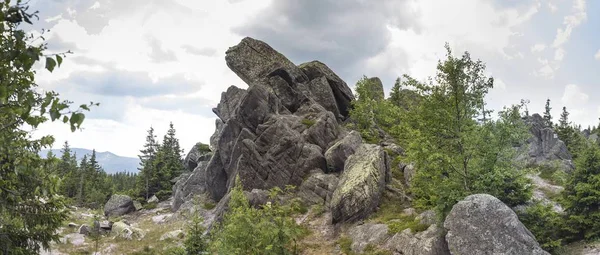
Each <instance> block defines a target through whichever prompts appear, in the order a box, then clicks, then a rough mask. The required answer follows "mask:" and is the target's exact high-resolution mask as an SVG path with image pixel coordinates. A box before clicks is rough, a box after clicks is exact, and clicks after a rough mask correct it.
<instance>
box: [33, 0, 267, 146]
mask: <svg viewBox="0 0 600 255" xmlns="http://www.w3.org/2000/svg"><path fill="white" fill-rule="evenodd" d="M174 1H175V0H174ZM176 2H178V3H179V4H181V5H183V6H184V7H185V9H186V11H188V10H189V12H183V13H180V12H177V11H172V10H165V8H163V7H161V5H158V4H156V3H149V4H148V5H144V8H136V9H132V10H130V12H128V13H126V14H119V13H117V12H108V13H107V14H108V15H106V16H105V17H103V19H106V20H107V21H108V22H107V25H106V26H104V27H103V28H102V29H101V30H100V31H99V33H94V34H91V33H88V31H86V29H85V28H84V27H83V25H82V24H79V23H78V22H77V21H76V20H74V19H72V18H74V17H76V15H84V14H86V15H87V13H85V12H84V11H81V12H82V14H78V13H77V11H76V10H74V9H72V8H71V7H68V8H67V9H66V13H68V15H67V16H65V15H63V16H62V17H61V18H55V19H56V23H54V24H53V27H51V28H50V29H51V33H50V34H49V35H48V36H47V38H48V39H49V40H52V39H53V38H54V37H60V39H61V41H62V42H64V43H68V44H70V45H75V46H76V49H73V51H74V52H75V54H74V55H72V56H69V57H68V58H67V59H65V61H64V63H63V65H62V66H61V68H59V69H57V70H56V71H55V72H53V73H51V74H50V73H48V72H44V71H42V70H40V71H39V72H38V75H37V76H36V80H37V83H38V84H40V86H41V88H42V89H52V90H56V91H57V92H59V93H61V94H64V95H82V94H81V93H73V90H77V89H78V88H77V86H74V85H73V86H67V84H66V83H65V81H67V80H68V79H69V78H70V77H72V75H73V74H75V73H79V72H83V71H96V72H107V71H110V70H107V69H106V68H105V67H106V66H107V65H109V66H110V67H114V68H115V69H118V70H123V71H127V72H142V73H147V74H148V76H149V77H151V79H152V80H153V81H154V82H156V81H157V80H159V79H162V78H165V77H171V76H176V77H183V78H185V79H186V80H190V81H194V82H197V83H201V84H203V86H201V87H200V88H199V89H198V90H197V91H195V92H192V93H189V94H188V95H182V96H180V97H173V98H171V99H169V98H167V97H163V98H161V100H162V102H165V101H168V100H172V101H173V102H178V101H180V100H186V101H187V102H193V101H194V100H196V101H197V104H198V108H199V111H200V108H201V107H204V108H207V106H208V107H215V106H216V105H217V103H218V102H219V100H220V95H221V92H223V91H225V90H226V89H227V87H229V86H230V85H236V86H238V87H242V88H244V87H245V86H246V85H245V84H244V83H243V82H242V81H241V80H240V79H239V78H238V77H237V76H236V75H235V74H234V73H233V72H231V71H230V70H229V68H228V67H227V65H226V63H225V60H224V56H225V51H226V50H227V48H228V47H230V46H233V45H235V44H237V43H238V42H239V41H240V40H241V39H242V37H241V36H239V35H236V34H234V33H232V32H231V28H232V27H235V26H237V25H239V24H241V23H243V22H245V21H246V20H247V19H248V18H249V17H251V16H252V15H254V14H255V13H257V11H259V10H261V9H262V8H264V7H265V6H266V5H267V4H269V1H243V2H238V3H235V4H233V3H230V2H229V1H208V2H206V1H202V2H199V1H193V0H176ZM110 4H111V2H106V1H103V0H100V1H98V2H95V3H94V4H93V5H92V6H91V8H90V11H97V10H102V9H103V8H104V9H106V8H108V7H107V6H110ZM168 5H169V6H171V5H173V3H169V4H168ZM225 14H227V18H224V15H225ZM206 35H210V36H206ZM149 37H151V38H156V39H157V40H158V44H159V45H160V47H161V49H163V50H169V51H173V52H174V54H175V56H176V60H175V61H170V62H160V61H159V62H153V61H151V60H150V54H151V53H152V51H153V48H152V47H151V46H152V45H151V42H150V41H149V40H148V38H149ZM54 39H56V38H54ZM185 45H191V46H194V47H198V48H211V49H215V54H213V55H210V56H204V55H197V54H189V53H187V52H186V48H185V47H184V46H185ZM42 68H43V67H42V66H39V69H42ZM81 85H84V84H81ZM118 85H119V86H127V84H118ZM78 86H80V85H78ZM83 95H85V94H83ZM94 96H95V95H91V96H90V98H89V99H88V98H85V99H82V98H68V97H66V98H65V99H75V100H87V101H97V100H95V99H94ZM123 98H124V99H122V100H125V101H126V102H124V103H121V102H119V104H123V105H124V106H123V109H121V110H122V113H121V114H122V115H123V117H122V118H123V121H119V122H116V121H114V120H108V119H93V118H88V119H86V120H85V122H84V124H83V127H84V130H83V131H81V132H79V131H78V132H75V133H71V132H70V130H69V128H68V127H67V126H66V125H63V124H61V123H51V124H45V125H43V126H41V127H40V128H39V130H38V131H36V134H37V135H38V136H41V135H44V134H53V135H54V136H55V138H56V139H57V143H56V144H55V146H60V143H62V142H63V141H64V140H69V142H70V143H71V144H72V146H74V147H85V148H90V149H91V148H96V149H98V150H109V151H112V152H114V153H117V154H119V155H124V156H135V155H136V154H137V153H139V152H138V151H139V149H140V148H141V146H142V145H143V143H144V137H145V135H146V130H147V129H148V128H149V127H150V126H151V125H152V126H153V127H154V128H155V129H156V131H157V133H158V134H159V138H161V139H162V135H163V134H164V133H165V132H166V129H167V128H168V123H169V121H173V123H174V124H175V128H176V129H177V137H178V138H179V139H180V142H181V145H182V148H184V149H185V150H188V149H190V148H191V147H192V146H193V145H194V144H195V143H196V142H198V141H202V142H205V143H206V142H208V140H209V137H210V136H211V135H212V133H213V131H214V129H215V126H214V120H215V118H216V116H211V117H207V116H203V115H201V113H200V112H198V114H190V113H187V112H182V111H181V110H156V109H152V108H148V107H144V106H143V105H147V104H148V102H147V100H146V99H145V98H131V97H127V98H125V97H123ZM105 100H106V99H105ZM113 104H116V102H111V101H104V102H103V101H100V108H102V107H104V108H103V109H109V108H110V109H111V105H113ZM170 105H176V103H172V104H171V103H170ZM96 110H97V111H100V109H96ZM92 111H94V109H92ZM104 112H107V110H104ZM108 112H110V111H108ZM204 115H206V114H204Z"/></svg>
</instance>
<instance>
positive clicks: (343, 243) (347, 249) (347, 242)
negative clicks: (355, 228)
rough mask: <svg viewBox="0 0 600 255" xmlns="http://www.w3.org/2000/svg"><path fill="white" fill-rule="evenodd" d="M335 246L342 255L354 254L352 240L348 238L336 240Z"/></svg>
mask: <svg viewBox="0 0 600 255" xmlns="http://www.w3.org/2000/svg"><path fill="white" fill-rule="evenodd" d="M337 244H338V245H339V246H340V250H341V251H342V253H344V254H346V255H354V252H353V251H352V239H350V237H347V236H342V237H340V239H338V240H337Z"/></svg>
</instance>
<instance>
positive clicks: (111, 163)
mask: <svg viewBox="0 0 600 255" xmlns="http://www.w3.org/2000/svg"><path fill="white" fill-rule="evenodd" d="M48 151H50V150H48V149H46V150H41V151H40V152H39V154H40V156H42V157H43V158H45V157H46V156H47V155H48ZM71 151H73V153H76V154H77V162H81V159H82V158H83V156H84V155H88V158H89V157H90V156H91V155H92V150H88V149H83V148H71ZM52 153H53V154H54V155H55V156H56V157H58V158H60V157H61V156H62V152H61V150H60V149H52ZM96 160H98V164H100V166H102V168H103V169H104V171H106V173H109V174H111V173H116V172H123V171H126V172H130V173H137V172H138V169H137V168H138V167H139V164H140V160H139V159H138V158H131V157H123V156H119V155H116V154H114V153H112V152H109V151H105V152H98V151H96Z"/></svg>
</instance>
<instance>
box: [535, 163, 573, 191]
mask: <svg viewBox="0 0 600 255" xmlns="http://www.w3.org/2000/svg"><path fill="white" fill-rule="evenodd" d="M537 171H538V172H539V176H540V178H542V179H544V180H546V181H548V182H550V184H552V185H559V186H564V185H565V184H566V180H567V174H566V173H565V172H563V171H562V170H560V169H559V167H558V166H549V165H541V166H538V167H537Z"/></svg>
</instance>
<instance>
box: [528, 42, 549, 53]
mask: <svg viewBox="0 0 600 255" xmlns="http://www.w3.org/2000/svg"><path fill="white" fill-rule="evenodd" d="M545 49H546V45H545V44H543V43H536V44H535V45H533V46H531V52H534V53H535V52H541V51H543V50H545Z"/></svg>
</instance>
